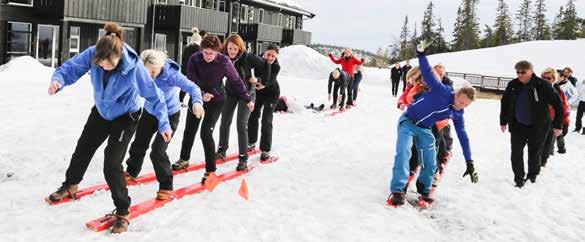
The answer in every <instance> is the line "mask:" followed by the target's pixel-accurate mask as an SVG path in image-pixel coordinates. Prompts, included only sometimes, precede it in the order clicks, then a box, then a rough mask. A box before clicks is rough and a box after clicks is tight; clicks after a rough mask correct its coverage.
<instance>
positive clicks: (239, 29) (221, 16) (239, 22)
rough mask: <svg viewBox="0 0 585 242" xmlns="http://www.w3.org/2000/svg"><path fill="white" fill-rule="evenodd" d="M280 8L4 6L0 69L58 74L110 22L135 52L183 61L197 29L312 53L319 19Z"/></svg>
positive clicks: (50, 2) (73, 1)
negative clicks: (307, 25)
mask: <svg viewBox="0 0 585 242" xmlns="http://www.w3.org/2000/svg"><path fill="white" fill-rule="evenodd" d="M279 1H280V0H237V1H236V0H0V64H4V63H6V62H8V61H10V60H11V59H12V58H15V57H19V56H24V55H29V56H32V57H34V58H36V59H37V60H39V62H41V63H43V64H45V65H47V66H51V67H55V66H58V65H60V64H61V63H63V62H64V61H65V60H67V59H69V58H71V57H72V56H74V55H76V54H78V53H80V52H81V51H83V50H85V49H86V48H88V47H89V46H92V45H94V44H95V43H96V42H97V40H98V39H99V37H100V36H102V35H104V34H105V33H104V31H103V29H102V27H103V25H104V24H105V23H106V22H109V21H114V22H117V23H118V24H120V25H121V26H123V27H124V30H125V31H124V32H125V33H124V34H125V40H126V42H127V43H128V44H129V45H130V46H132V47H133V48H134V49H136V50H137V51H141V50H144V49H148V48H155V49H159V50H163V51H165V52H167V54H168V55H169V57H170V58H172V59H175V60H181V55H182V49H183V47H184V46H185V45H186V44H188V42H189V40H190V38H191V35H192V32H191V29H192V27H194V26H196V27H198V28H199V29H200V30H205V31H207V32H208V33H210V34H213V35H217V36H219V37H220V38H221V39H224V38H225V37H226V36H228V35H230V34H232V33H238V34H240V35H241V36H242V37H243V38H244V40H245V41H246V44H247V45H248V49H249V50H250V51H251V52H253V53H260V52H262V51H263V50H264V49H265V48H266V46H267V45H268V44H276V45H278V46H288V45H293V44H304V45H309V44H310V43H311V33H310V32H306V31H303V30H302V28H303V21H305V20H307V19H310V18H313V17H314V16H315V15H314V14H313V13H311V12H309V11H306V10H304V9H302V8H300V7H297V6H289V5H287V4H286V3H282V2H279Z"/></svg>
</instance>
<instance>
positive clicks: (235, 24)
mask: <svg viewBox="0 0 585 242" xmlns="http://www.w3.org/2000/svg"><path fill="white" fill-rule="evenodd" d="M239 19H240V4H239V3H232V30H231V31H232V33H237V32H238V31H239V30H238V28H239Z"/></svg>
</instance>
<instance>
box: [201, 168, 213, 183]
mask: <svg viewBox="0 0 585 242" xmlns="http://www.w3.org/2000/svg"><path fill="white" fill-rule="evenodd" d="M210 174H211V172H208V171H206V172H205V173H204V174H203V178H201V185H205V181H207V177H209V175H210Z"/></svg>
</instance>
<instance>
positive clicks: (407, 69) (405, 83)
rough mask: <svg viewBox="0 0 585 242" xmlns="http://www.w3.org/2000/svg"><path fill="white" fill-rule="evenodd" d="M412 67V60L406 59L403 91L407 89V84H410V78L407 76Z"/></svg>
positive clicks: (403, 70) (403, 68)
mask: <svg viewBox="0 0 585 242" xmlns="http://www.w3.org/2000/svg"><path fill="white" fill-rule="evenodd" d="M410 69H412V66H411V65H410V60H406V64H405V65H404V66H402V92H404V90H406V86H407V85H408V79H407V78H406V74H408V72H409V71H410Z"/></svg>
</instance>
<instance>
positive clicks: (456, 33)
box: [452, 7, 463, 50]
mask: <svg viewBox="0 0 585 242" xmlns="http://www.w3.org/2000/svg"><path fill="white" fill-rule="evenodd" d="M462 42H463V11H461V7H459V8H457V19H456V20H455V26H454V27H453V44H452V46H453V47H452V49H454V50H458V49H459V48H458V47H459V46H460V45H461V43H462Z"/></svg>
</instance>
